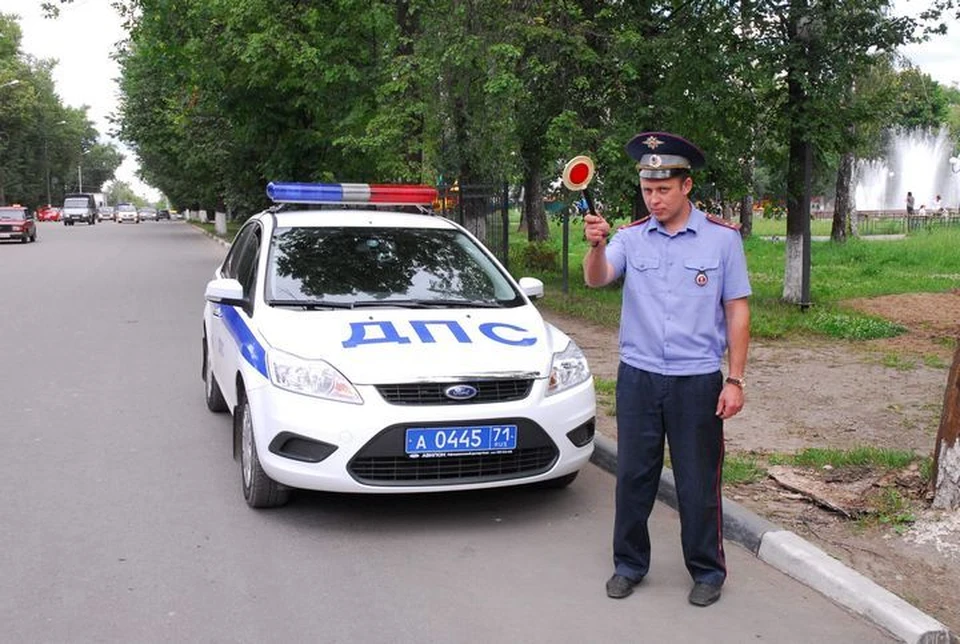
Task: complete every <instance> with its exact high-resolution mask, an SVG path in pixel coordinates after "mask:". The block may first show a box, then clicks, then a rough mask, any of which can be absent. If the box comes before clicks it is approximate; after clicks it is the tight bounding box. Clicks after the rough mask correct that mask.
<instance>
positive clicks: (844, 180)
mask: <svg viewBox="0 0 960 644" xmlns="http://www.w3.org/2000/svg"><path fill="white" fill-rule="evenodd" d="M853 161H854V159H853V152H845V153H844V154H843V155H842V156H841V157H840V167H839V168H837V190H836V196H835V198H834V203H833V227H832V228H831V229H830V239H832V240H833V241H835V242H845V241H847V232H848V231H849V229H850V228H849V222H850V219H851V218H852V212H851V209H850V188H851V186H852V185H853Z"/></svg>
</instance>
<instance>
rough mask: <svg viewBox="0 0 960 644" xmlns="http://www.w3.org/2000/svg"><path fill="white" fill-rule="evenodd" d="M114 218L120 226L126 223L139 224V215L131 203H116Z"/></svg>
mask: <svg viewBox="0 0 960 644" xmlns="http://www.w3.org/2000/svg"><path fill="white" fill-rule="evenodd" d="M116 217H117V223H118V224H122V223H124V222H127V221H129V222H131V223H134V224H139V223H140V213H139V212H138V211H137V207H136V206H134V205H133V204H132V203H118V204H117V208H116Z"/></svg>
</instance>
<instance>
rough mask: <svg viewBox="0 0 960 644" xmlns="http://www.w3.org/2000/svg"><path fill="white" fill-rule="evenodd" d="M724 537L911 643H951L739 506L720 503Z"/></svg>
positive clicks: (601, 450) (603, 448)
mask: <svg viewBox="0 0 960 644" xmlns="http://www.w3.org/2000/svg"><path fill="white" fill-rule="evenodd" d="M590 460H591V461H592V462H593V463H594V464H595V465H597V466H598V467H600V468H601V469H604V470H606V471H608V472H610V473H611V474H614V475H616V471H617V445H616V443H615V442H614V441H613V440H612V439H610V438H607V437H606V436H601V435H599V434H597V435H595V436H594V451H593V456H592V457H591V459H590ZM657 498H658V500H660V501H662V502H663V503H666V504H667V505H669V506H670V507H671V508H674V509H676V508H677V491H676V484H675V483H674V479H673V472H672V471H671V470H670V469H668V468H664V470H663V473H662V474H661V476H660V490H659V492H658V493H657ZM723 530H724V538H725V539H727V540H730V541H733V542H735V543H738V544H740V545H741V546H743V547H744V548H746V549H747V550H749V551H750V552H751V553H753V554H754V555H755V556H756V557H757V558H758V559H760V560H761V561H763V562H765V563H767V564H768V565H771V566H773V567H774V568H776V569H777V570H779V571H780V572H783V573H784V574H786V575H789V576H790V577H793V578H794V579H796V580H797V581H799V582H801V583H803V584H805V585H807V586H809V587H810V588H813V589H814V590H816V591H818V592H820V593H821V594H823V595H825V596H826V597H829V598H830V599H832V600H833V601H835V602H836V603H838V604H840V605H841V606H843V607H844V608H846V609H847V610H850V611H852V612H854V613H856V614H858V615H861V616H863V617H864V618H866V619H868V620H869V621H871V622H872V623H874V624H876V625H877V626H879V627H881V628H883V629H884V630H886V631H887V632H889V633H890V634H892V635H894V636H896V637H898V638H899V639H901V640H902V641H904V642H909V643H910V644H914V643H916V644H941V643H943V644H949V643H950V642H953V641H956V640H954V639H953V637H952V635H951V634H950V631H949V629H948V628H947V627H946V626H944V625H943V624H941V623H940V622H939V621H937V620H935V619H934V618H933V617H930V616H929V615H927V614H926V613H924V612H922V611H921V610H920V609H918V608H916V607H915V606H912V605H911V604H908V603H907V602H905V601H904V600H902V599H901V598H899V597H897V596H896V595H894V594H893V593H891V592H890V591H889V590H887V589H885V588H883V587H882V586H880V585H878V584H877V583H875V582H873V581H872V580H870V579H868V578H867V577H865V576H863V575H861V574H860V573H858V572H856V571H855V570H852V569H851V568H848V567H847V566H845V565H844V564H843V563H841V562H840V561H839V560H838V559H835V558H834V557H832V556H830V555H829V554H827V553H826V552H824V551H823V550H821V549H819V548H817V547H816V546H814V545H813V544H811V543H810V542H808V541H806V540H805V539H803V538H801V537H800V536H798V535H796V534H794V533H793V532H790V531H789V530H784V529H783V528H781V527H779V526H777V525H776V524H774V523H771V522H770V521H767V520H766V519H764V518H763V517H760V516H758V515H757V514H755V513H754V512H751V511H750V510H748V509H746V508H745V507H743V506H742V505H740V504H739V503H736V502H735V501H731V500H729V499H727V498H724V499H723Z"/></svg>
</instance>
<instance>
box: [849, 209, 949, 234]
mask: <svg viewBox="0 0 960 644" xmlns="http://www.w3.org/2000/svg"><path fill="white" fill-rule="evenodd" d="M953 227H960V212H945V213H942V214H925V215H919V214H916V213H914V214H912V215H907V214H906V213H905V212H902V211H886V212H884V211H874V212H858V213H857V231H858V232H859V233H860V234H861V235H882V234H898V233H909V232H914V231H918V230H935V229H938V228H953Z"/></svg>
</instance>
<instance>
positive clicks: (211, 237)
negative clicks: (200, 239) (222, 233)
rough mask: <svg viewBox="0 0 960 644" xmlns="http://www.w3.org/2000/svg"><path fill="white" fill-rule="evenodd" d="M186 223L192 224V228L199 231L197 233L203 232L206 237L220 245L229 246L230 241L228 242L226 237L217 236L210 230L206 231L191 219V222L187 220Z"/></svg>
mask: <svg viewBox="0 0 960 644" xmlns="http://www.w3.org/2000/svg"><path fill="white" fill-rule="evenodd" d="M187 223H189V224H190V225H191V226H193V229H194V230H196V231H197V232H199V233H203V234H204V235H206V236H207V237H209V238H210V239H212V240H213V241H215V242H217V243H219V244H220V245H221V246H226V247H227V248H229V247H230V242H228V241H227V240H226V239H224V238H223V237H219V236H217V235H214V234H213V233H211V232H208V231H206V230H204V229H203V227H201V226H197V225H196V224H194V223H193V222H192V221H191V222H187Z"/></svg>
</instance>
